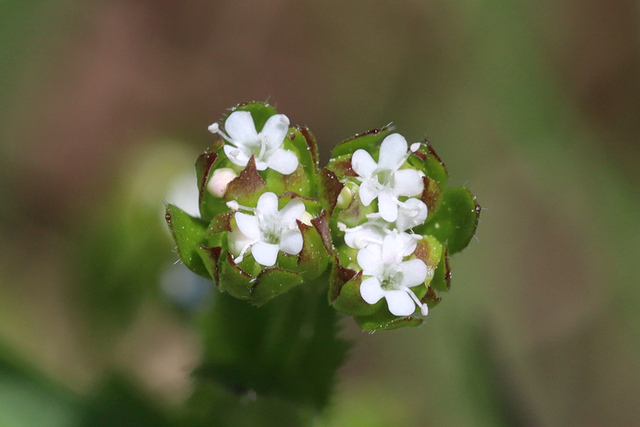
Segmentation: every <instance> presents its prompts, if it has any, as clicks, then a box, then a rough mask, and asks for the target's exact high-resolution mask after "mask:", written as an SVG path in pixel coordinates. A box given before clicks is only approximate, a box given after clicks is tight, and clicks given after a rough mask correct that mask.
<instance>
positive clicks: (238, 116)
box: [224, 111, 258, 146]
mask: <svg viewBox="0 0 640 427" xmlns="http://www.w3.org/2000/svg"><path fill="white" fill-rule="evenodd" d="M224 129H225V130H226V131H227V134H228V135H229V136H230V137H231V139H233V142H235V143H236V145H238V146H239V145H246V144H247V143H254V144H255V142H256V141H258V132H257V131H256V125H255V123H254V122H253V117H251V113H250V112H248V111H234V112H233V113H231V114H230V115H229V117H227V120H226V121H225V122H224Z"/></svg>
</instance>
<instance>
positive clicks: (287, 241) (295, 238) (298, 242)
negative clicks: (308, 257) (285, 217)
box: [280, 229, 304, 255]
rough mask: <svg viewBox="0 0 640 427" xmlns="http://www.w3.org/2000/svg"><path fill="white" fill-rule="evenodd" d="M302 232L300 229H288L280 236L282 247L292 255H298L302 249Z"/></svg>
mask: <svg viewBox="0 0 640 427" xmlns="http://www.w3.org/2000/svg"><path fill="white" fill-rule="evenodd" d="M303 243H304V242H303V239H302V233H301V232H300V230H298V229H295V230H287V231H285V232H284V233H282V236H281V238H280V249H281V250H282V251H283V252H286V253H288V254H291V255H297V254H299V253H300V251H301V250H302V244H303Z"/></svg>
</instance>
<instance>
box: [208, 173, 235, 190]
mask: <svg viewBox="0 0 640 427" xmlns="http://www.w3.org/2000/svg"><path fill="white" fill-rule="evenodd" d="M237 176H238V174H237V173H236V172H235V171H234V170H233V169H231V168H220V169H216V170H215V171H214V172H213V174H212V175H211V178H209V182H207V190H209V192H210V193H211V194H213V195H214V196H216V197H224V193H226V192H227V186H228V185H229V183H230V182H231V181H233V180H234V179H235V178H236V177H237Z"/></svg>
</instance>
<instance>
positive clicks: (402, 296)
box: [384, 291, 416, 316]
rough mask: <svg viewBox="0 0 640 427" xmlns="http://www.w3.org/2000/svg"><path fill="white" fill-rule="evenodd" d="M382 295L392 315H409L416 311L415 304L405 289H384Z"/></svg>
mask: <svg viewBox="0 0 640 427" xmlns="http://www.w3.org/2000/svg"><path fill="white" fill-rule="evenodd" d="M384 297H385V299H386V300H387V306H388V307H389V311H390V312H391V314H393V315H394V316H409V315H410V314H413V312H414V311H416V304H415V303H414V302H413V300H412V299H411V297H410V296H409V294H407V293H406V292H405V291H386V292H385V294H384Z"/></svg>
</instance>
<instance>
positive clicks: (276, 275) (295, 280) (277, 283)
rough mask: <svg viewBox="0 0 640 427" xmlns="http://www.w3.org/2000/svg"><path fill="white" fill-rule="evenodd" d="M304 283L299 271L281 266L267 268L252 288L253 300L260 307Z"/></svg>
mask: <svg viewBox="0 0 640 427" xmlns="http://www.w3.org/2000/svg"><path fill="white" fill-rule="evenodd" d="M302 283H304V282H303V280H302V276H300V274H298V273H294V272H293V271H287V270H282V269H280V268H265V269H264V270H263V271H262V273H260V275H259V276H258V278H257V279H256V283H255V285H254V286H253V289H252V290H251V302H252V303H253V305H256V306H258V307H259V306H261V305H264V304H265V303H267V302H268V301H270V300H271V299H272V298H274V297H277V296H278V295H280V294H283V293H285V292H287V291H289V290H290V289H292V288H294V287H296V286H298V285H301V284H302Z"/></svg>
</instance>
